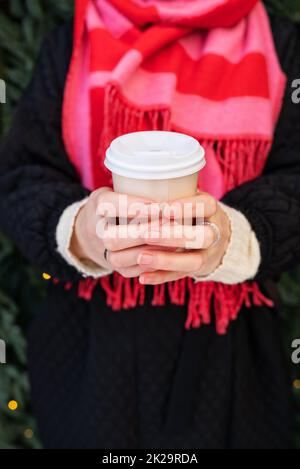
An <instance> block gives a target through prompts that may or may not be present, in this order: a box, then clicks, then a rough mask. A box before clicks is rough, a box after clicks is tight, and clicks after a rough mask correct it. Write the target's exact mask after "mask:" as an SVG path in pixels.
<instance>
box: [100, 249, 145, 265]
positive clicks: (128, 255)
mask: <svg viewBox="0 0 300 469" xmlns="http://www.w3.org/2000/svg"><path fill="white" fill-rule="evenodd" d="M150 249H151V247H150V246H146V245H143V246H138V247H133V248H129V249H124V250H122V251H108V253H107V261H108V263H109V264H110V266H111V267H112V268H113V269H114V270H120V269H123V268H127V267H133V266H138V258H139V256H140V254H141V253H142V252H144V253H147V251H148V250H150ZM140 267H142V266H140ZM143 270H145V269H143Z"/></svg>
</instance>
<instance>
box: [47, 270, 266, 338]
mask: <svg viewBox="0 0 300 469" xmlns="http://www.w3.org/2000/svg"><path fill="white" fill-rule="evenodd" d="M54 283H55V285H57V284H58V283H60V282H59V281H58V280H57V279H55V280H54ZM97 286H101V289H102V290H103V291H104V292H105V295H106V303H107V306H109V307H110V308H111V309H112V310H113V311H121V310H128V309H133V308H136V307H138V306H143V305H144V304H145V301H146V288H145V285H141V284H140V283H139V280H138V278H134V279H128V278H124V277H122V276H121V275H119V274H117V273H116V272H115V273H113V274H112V275H110V276H105V277H102V278H101V279H91V278H88V279H84V280H81V281H80V282H79V284H78V297H79V298H82V299H84V300H86V301H90V300H91V299H92V297H93V294H94V292H95V289H96V288H97ZM71 288H72V284H71V283H70V282H68V283H66V284H65V285H64V289H65V290H66V291H69V290H70V289H71ZM100 291H101V290H100ZM150 301H151V304H152V306H160V307H163V306H165V305H166V304H167V302H168V301H170V302H171V303H172V304H174V305H177V306H182V307H183V306H184V305H185V304H186V302H187V317H186V322H185V328H186V329H191V328H192V329H197V328H199V327H200V326H202V325H203V324H206V325H209V324H211V323H212V322H213V321H214V322H215V326H216V331H217V333H218V334H220V335H223V334H226V332H227V329H228V326H229V324H230V322H232V321H235V320H236V319H237V317H238V313H239V311H240V309H241V308H242V307H243V306H245V307H246V308H250V307H251V306H252V305H255V306H267V307H269V308H272V307H274V303H273V301H272V300H270V299H269V298H267V297H266V296H265V295H264V294H263V293H262V292H261V290H260V288H259V286H258V284H257V283H252V282H251V283H250V282H246V283H243V284H239V285H225V284H221V283H215V282H198V283H195V282H194V280H193V279H191V278H184V279H181V280H178V281H176V282H169V283H167V284H162V285H155V286H154V287H153V290H152V298H150Z"/></svg>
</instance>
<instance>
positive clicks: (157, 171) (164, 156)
mask: <svg viewBox="0 0 300 469" xmlns="http://www.w3.org/2000/svg"><path fill="white" fill-rule="evenodd" d="M205 164H206V161H205V151H204V149H203V147H201V145H200V144H199V142H198V141H197V140H196V139H194V138H193V137H190V136H188V135H185V134H181V133H177V132H165V131H145V132H134V133H130V134H126V135H122V136H121V137H118V138H117V139H115V140H114V141H113V142H112V143H111V145H110V147H109V149H108V150H107V153H106V159H105V166H106V167H107V168H108V169H109V170H110V171H111V172H112V176H113V185H114V190H115V192H118V193H121V194H128V195H135V196H138V197H146V198H149V199H151V200H155V201H157V202H164V201H169V200H175V199H179V198H183V197H190V196H193V195H195V194H196V192H197V185H198V175H199V171H200V170H201V169H202V168H204V166H205Z"/></svg>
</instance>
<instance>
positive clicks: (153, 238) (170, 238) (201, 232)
mask: <svg viewBox="0 0 300 469" xmlns="http://www.w3.org/2000/svg"><path fill="white" fill-rule="evenodd" d="M143 237H144V241H145V244H148V245H152V246H155V245H157V246H169V247H173V248H182V249H208V248H209V247H210V246H212V244H213V243H214V242H215V238H216V234H215V232H214V230H213V229H212V227H211V226H209V225H197V226H191V225H171V224H169V225H163V226H162V227H161V228H159V229H151V231H150V232H149V231H148V230H146V231H145V232H144V234H143Z"/></svg>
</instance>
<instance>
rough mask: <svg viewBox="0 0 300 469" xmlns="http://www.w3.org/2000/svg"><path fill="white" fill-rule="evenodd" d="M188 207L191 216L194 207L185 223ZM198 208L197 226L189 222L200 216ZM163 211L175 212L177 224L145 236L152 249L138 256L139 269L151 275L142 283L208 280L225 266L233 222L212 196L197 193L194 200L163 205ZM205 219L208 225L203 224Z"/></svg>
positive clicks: (142, 279)
mask: <svg viewBox="0 0 300 469" xmlns="http://www.w3.org/2000/svg"><path fill="white" fill-rule="evenodd" d="M187 204H189V205H187ZM171 207H173V209H172V208H171ZM187 207H189V209H188V210H189V214H191V211H190V210H191V208H192V215H190V219H189V222H188V223H186V221H184V222H183V217H182V214H183V213H186V212H184V209H185V208H187ZM199 208H200V212H201V215H200V216H201V221H200V223H199V220H198V222H197V223H196V224H192V223H190V222H191V219H192V217H193V218H194V219H195V218H196V217H199ZM164 210H167V211H169V210H170V211H171V213H173V212H174V210H175V212H174V217H173V218H174V221H172V222H171V223H168V225H162V226H161V227H160V228H157V227H156V229H155V231H150V232H149V230H148V231H147V232H146V233H145V235H144V239H145V244H147V245H149V246H153V249H152V250H151V249H150V250H149V248H147V250H146V251H145V252H141V253H140V254H139V257H138V264H139V265H140V267H142V268H143V270H145V269H147V268H149V272H143V273H142V274H141V275H140V282H141V283H142V284H147V285H157V284H161V283H165V282H169V281H174V280H178V279H181V278H184V277H187V276H194V277H202V276H203V277H206V276H208V275H210V274H211V273H212V272H214V271H215V270H216V269H217V268H218V267H219V266H220V264H221V263H222V260H223V257H224V255H225V253H226V250H227V248H228V244H229V241H230V236H231V231H230V221H229V218H228V216H227V215H226V213H225V212H224V211H223V210H222V208H221V205H220V204H219V203H218V202H217V201H216V200H215V199H214V198H213V197H212V196H210V195H209V194H205V193H198V194H197V195H196V196H195V197H192V198H186V199H181V200H176V202H172V203H170V204H164ZM164 213H166V212H164ZM203 218H204V221H206V222H209V223H208V224H203ZM210 223H213V224H214V225H216V227H214V226H211V225H210ZM218 231H219V234H220V236H218ZM218 237H219V240H218V241H217V238H218ZM216 241H217V242H216ZM160 246H161V247H162V250H159V247H160Z"/></svg>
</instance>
